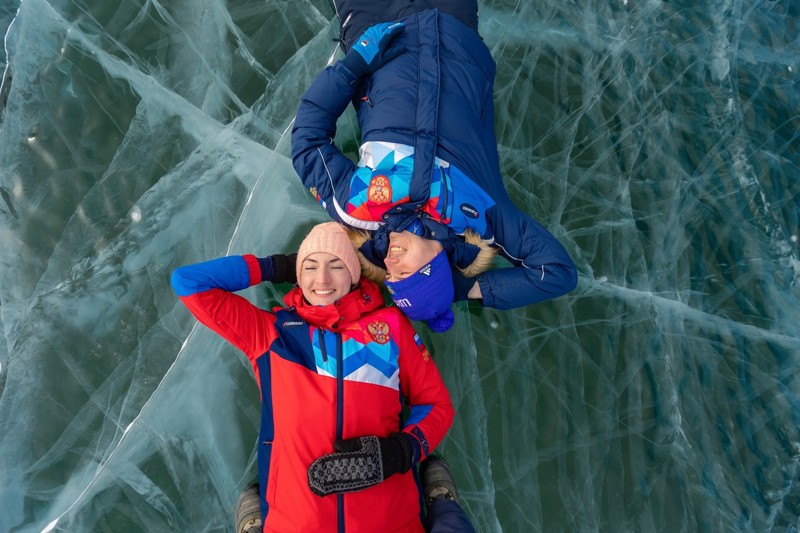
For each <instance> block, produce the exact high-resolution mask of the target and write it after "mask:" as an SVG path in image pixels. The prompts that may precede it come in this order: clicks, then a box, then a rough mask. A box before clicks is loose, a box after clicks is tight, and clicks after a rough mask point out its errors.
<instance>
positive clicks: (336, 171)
mask: <svg viewBox="0 0 800 533" xmlns="http://www.w3.org/2000/svg"><path fill="white" fill-rule="evenodd" d="M359 81H360V80H359V79H358V78H357V77H355V76H354V75H353V74H352V73H351V72H350V71H349V70H348V69H347V68H346V67H345V66H344V65H343V64H342V63H341V62H339V63H336V64H335V65H334V66H332V67H327V68H326V69H325V70H323V71H322V72H321V73H320V74H319V76H317V79H316V80H314V82H313V83H312V84H311V86H310V87H309V88H308V90H307V91H306V93H305V94H304V95H303V98H302V99H301V101H300V106H299V108H298V110H297V116H296V117H295V123H294V128H293V129H292V164H293V165H294V169H295V171H296V172H297V174H298V175H299V176H300V180H301V181H302V182H303V185H304V186H305V187H306V188H307V189H309V190H312V192H313V191H316V198H317V201H318V202H319V203H320V204H321V205H322V206H323V207H324V208H325V209H326V210H327V211H328V214H329V215H330V216H331V218H333V219H334V220H336V221H339V222H341V218H340V217H339V214H338V213H337V212H336V209H335V206H334V198H335V195H336V191H337V190H339V189H343V188H344V187H345V186H346V185H347V183H348V181H349V178H350V176H352V174H353V172H355V169H356V165H355V163H353V162H352V161H351V160H350V159H349V158H348V157H347V156H345V155H344V154H343V153H342V152H341V151H340V150H339V148H338V147H337V146H336V145H335V144H334V143H333V138H334V136H335V135H336V121H337V120H338V119H339V117H340V116H341V115H342V113H344V111H345V109H346V108H347V106H348V104H349V103H350V101H351V100H352V98H353V96H354V95H355V92H356V90H357V89H358V84H359Z"/></svg>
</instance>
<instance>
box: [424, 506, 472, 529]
mask: <svg viewBox="0 0 800 533" xmlns="http://www.w3.org/2000/svg"><path fill="white" fill-rule="evenodd" d="M425 530H426V531H427V532H428V533H470V532H471V533H475V528H474V527H472V523H471V522H470V521H469V518H467V513H465V512H464V509H462V508H461V506H460V505H458V504H457V503H456V502H454V501H452V500H445V499H441V500H435V501H434V502H433V503H432V504H431V508H430V509H428V518H427V520H426V524H425Z"/></svg>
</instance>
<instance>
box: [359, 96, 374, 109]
mask: <svg viewBox="0 0 800 533" xmlns="http://www.w3.org/2000/svg"><path fill="white" fill-rule="evenodd" d="M361 101H362V102H366V104H367V105H368V106H370V107H372V100H370V99H369V96H362V97H361Z"/></svg>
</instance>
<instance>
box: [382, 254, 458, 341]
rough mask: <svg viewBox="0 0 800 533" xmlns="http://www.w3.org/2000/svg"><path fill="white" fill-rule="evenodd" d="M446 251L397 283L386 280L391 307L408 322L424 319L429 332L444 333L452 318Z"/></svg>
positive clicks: (452, 289) (451, 298)
mask: <svg viewBox="0 0 800 533" xmlns="http://www.w3.org/2000/svg"><path fill="white" fill-rule="evenodd" d="M450 268H451V267H450V261H449V260H448V258H447V252H445V251H444V250H442V251H441V252H439V253H438V254H436V256H435V257H434V258H433V259H432V260H431V262H430V263H427V264H426V265H425V266H423V267H422V268H420V269H419V270H418V271H416V272H415V273H413V274H411V275H410V276H408V277H407V278H405V279H401V280H400V281H387V282H386V288H387V289H389V294H391V295H392V300H394V303H395V305H397V307H399V308H400V310H401V311H402V312H403V313H404V314H405V315H406V316H407V317H408V318H410V319H412V320H424V321H425V323H426V324H428V327H430V328H431V329H432V330H433V331H436V332H442V331H447V330H448V329H450V327H451V326H452V325H453V322H454V321H455V316H454V315H453V312H452V311H451V310H450V304H452V303H453V297H454V294H455V289H454V288H453V274H452V271H451V270H450Z"/></svg>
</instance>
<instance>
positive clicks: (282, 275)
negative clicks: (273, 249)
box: [258, 253, 297, 283]
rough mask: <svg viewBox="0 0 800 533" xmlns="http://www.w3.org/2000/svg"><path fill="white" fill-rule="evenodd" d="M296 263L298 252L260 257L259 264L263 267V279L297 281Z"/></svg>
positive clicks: (284, 281)
mask: <svg viewBox="0 0 800 533" xmlns="http://www.w3.org/2000/svg"><path fill="white" fill-rule="evenodd" d="M296 263H297V253H293V254H289V255H284V254H275V255H270V256H267V257H259V258H258V264H259V266H260V267H261V279H262V280H263V281H271V282H272V283H287V282H288V283H297V271H296V270H295V264H296Z"/></svg>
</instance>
